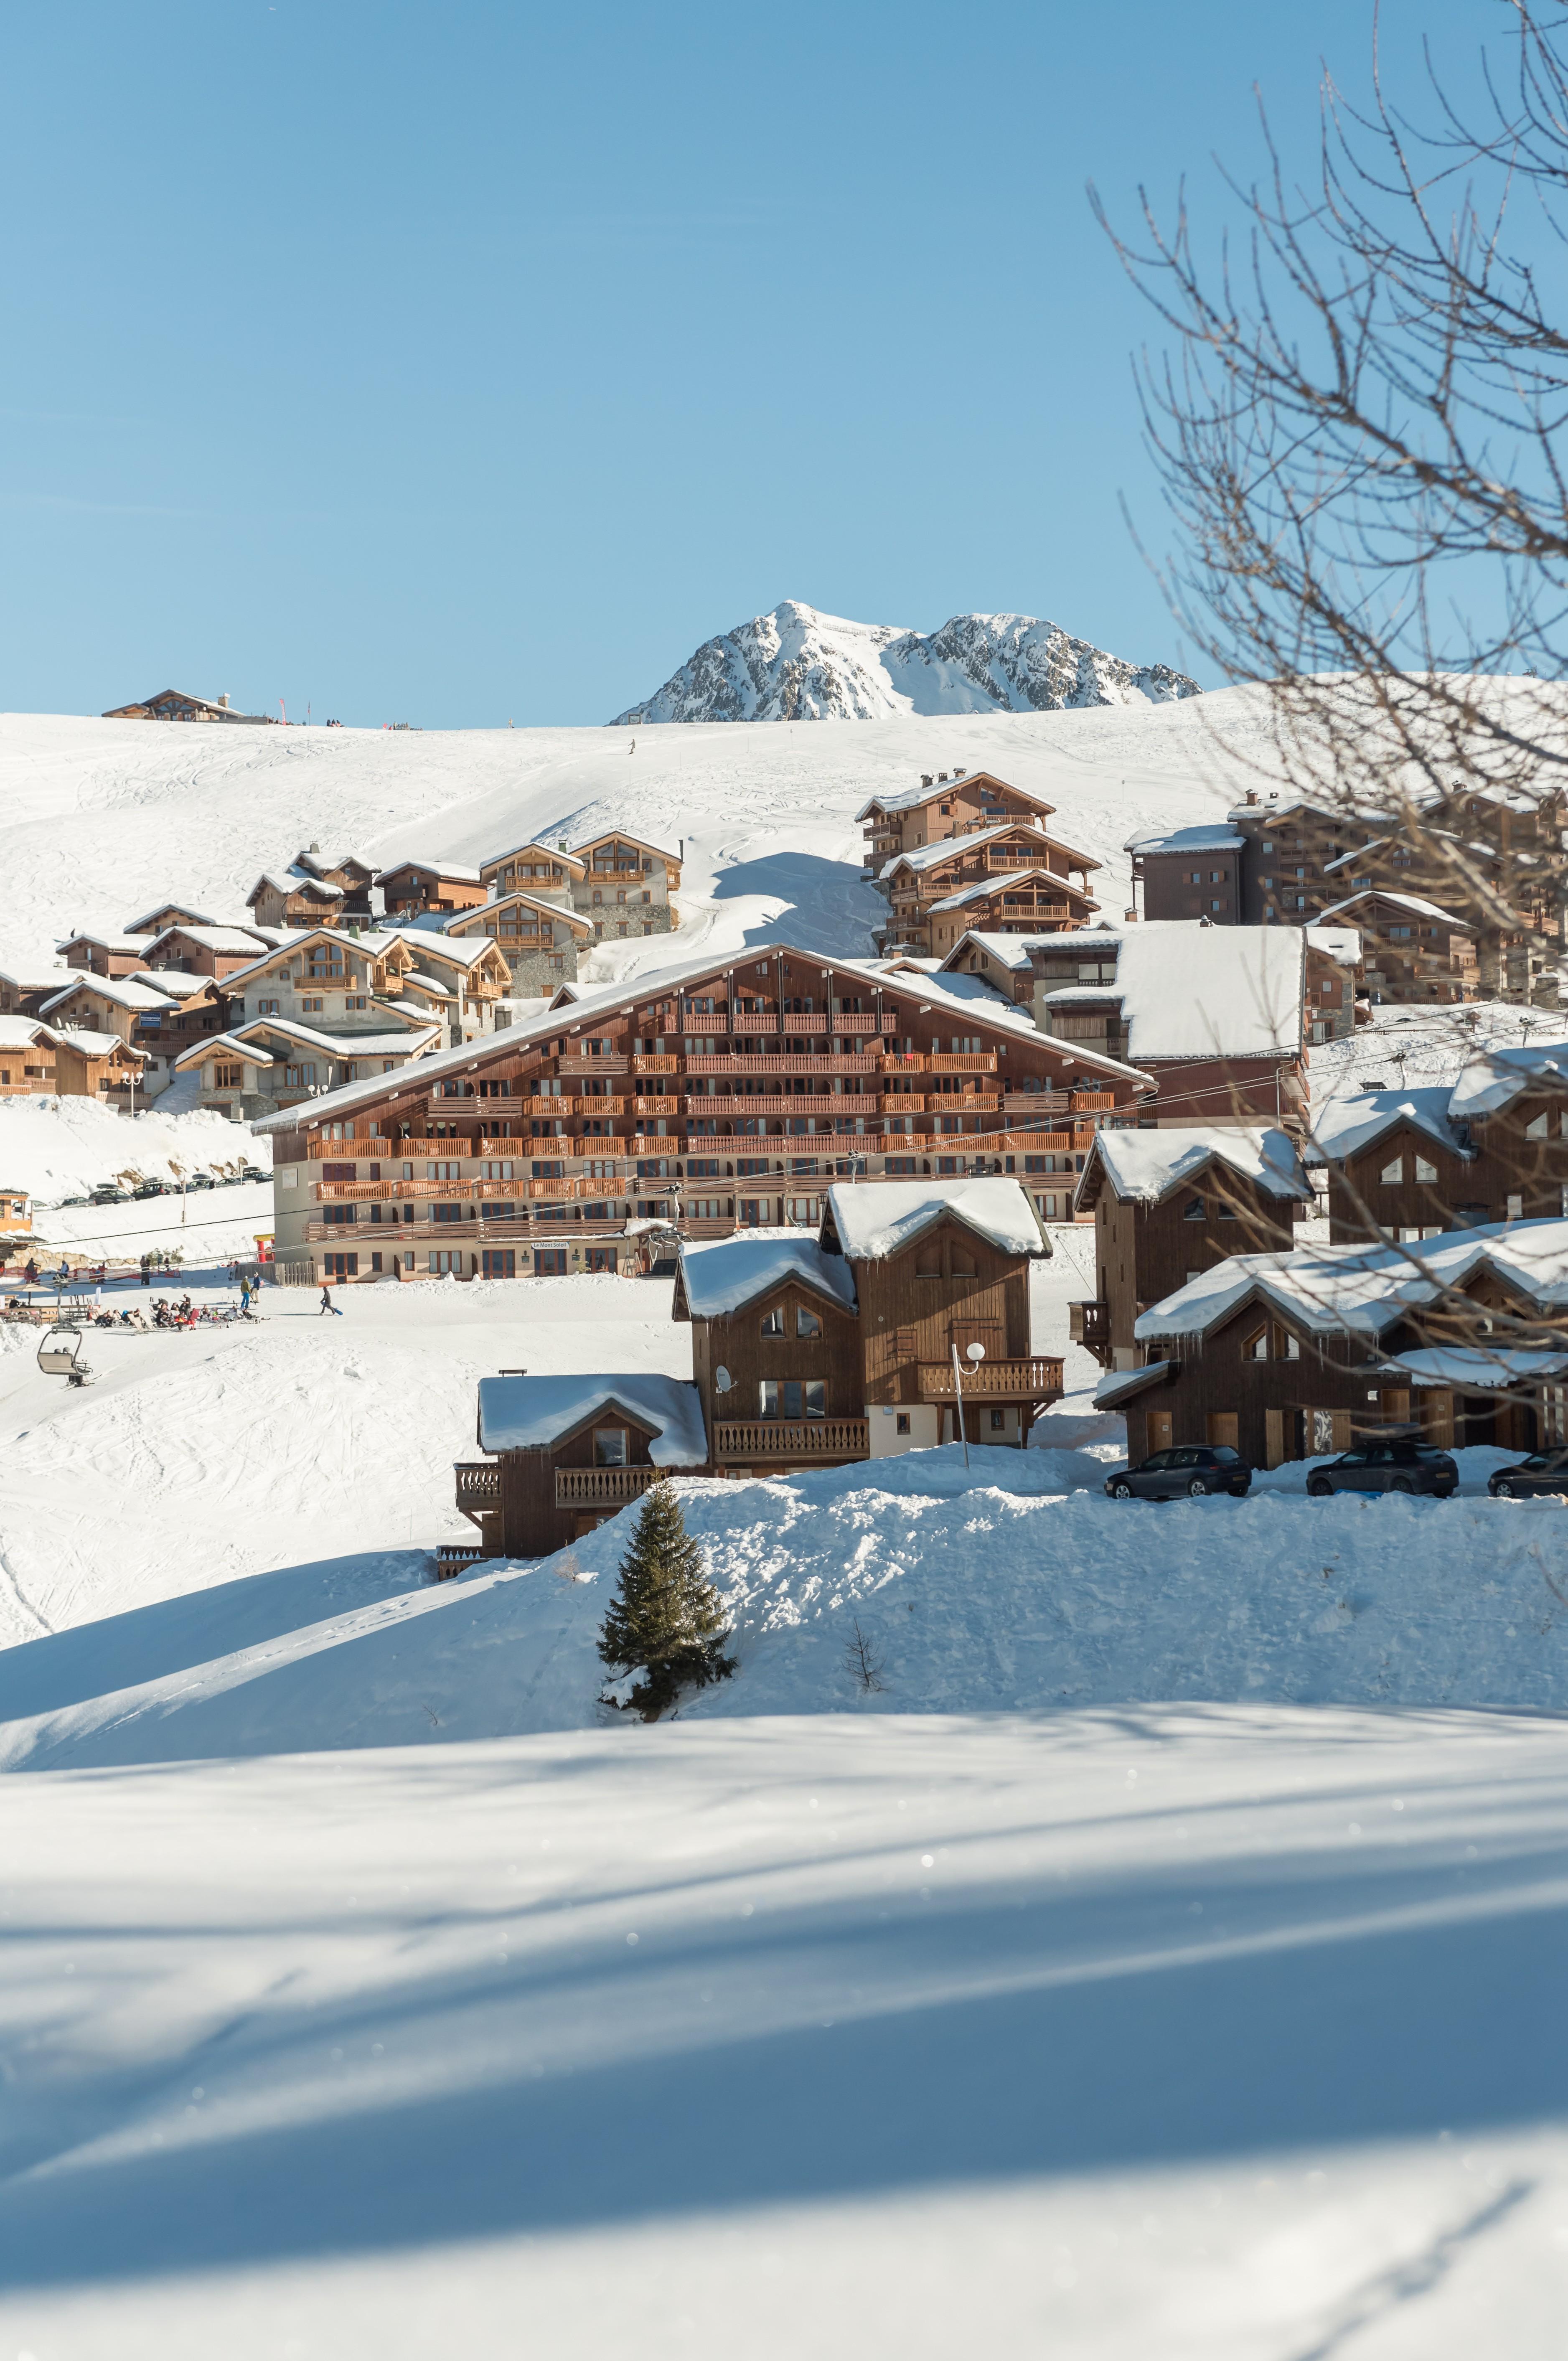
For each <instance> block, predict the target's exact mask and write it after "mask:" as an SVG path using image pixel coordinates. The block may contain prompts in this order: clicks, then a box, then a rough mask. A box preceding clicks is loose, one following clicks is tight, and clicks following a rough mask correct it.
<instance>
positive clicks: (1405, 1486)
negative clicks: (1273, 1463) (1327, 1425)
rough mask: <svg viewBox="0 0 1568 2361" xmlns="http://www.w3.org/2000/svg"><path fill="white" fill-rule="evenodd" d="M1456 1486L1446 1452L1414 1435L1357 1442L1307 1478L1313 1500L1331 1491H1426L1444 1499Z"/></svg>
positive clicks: (1455, 1474) (1456, 1471) (1453, 1468)
mask: <svg viewBox="0 0 1568 2361" xmlns="http://www.w3.org/2000/svg"><path fill="white" fill-rule="evenodd" d="M1458 1487H1459V1469H1458V1467H1457V1466H1455V1464H1454V1462H1453V1459H1451V1458H1450V1456H1449V1455H1448V1453H1447V1452H1446V1451H1439V1450H1438V1449H1437V1448H1436V1446H1435V1445H1434V1444H1430V1443H1420V1442H1418V1441H1417V1439H1416V1437H1415V1436H1414V1435H1393V1436H1389V1437H1387V1438H1386V1439H1380V1440H1379V1441H1376V1442H1373V1443H1361V1444H1357V1445H1356V1446H1355V1449H1354V1451H1343V1452H1342V1453H1341V1454H1340V1455H1339V1457H1338V1458H1337V1459H1331V1460H1329V1461H1328V1463H1327V1465H1326V1466H1322V1467H1314V1468H1313V1470H1312V1472H1311V1474H1310V1476H1309V1477H1308V1478H1307V1489H1308V1491H1309V1492H1310V1494H1311V1496H1312V1498H1313V1499H1314V1500H1326V1499H1328V1497H1329V1495H1330V1494H1331V1493H1332V1492H1427V1493H1431V1495H1433V1496H1434V1497H1435V1498H1436V1499H1439V1500H1446V1499H1448V1498H1449V1497H1450V1495H1451V1494H1452V1493H1453V1492H1455V1491H1456V1490H1457V1489H1458Z"/></svg>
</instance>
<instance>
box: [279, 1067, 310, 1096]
mask: <svg viewBox="0 0 1568 2361" xmlns="http://www.w3.org/2000/svg"><path fill="white" fill-rule="evenodd" d="M315 1086H316V1070H315V1066H314V1064H313V1063H310V1062H307V1063H306V1064H304V1065H302V1066H285V1067H284V1069H283V1087H284V1089H285V1090H290V1091H313V1090H314V1088H315Z"/></svg>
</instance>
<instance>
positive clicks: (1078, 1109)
mask: <svg viewBox="0 0 1568 2361" xmlns="http://www.w3.org/2000/svg"><path fill="white" fill-rule="evenodd" d="M1115 1104H1116V1093H1115V1092H1114V1091H1074V1092H1073V1093H1072V1111H1073V1113H1074V1115H1102V1114H1103V1115H1109V1114H1110V1112H1111V1110H1112V1109H1113V1107H1114V1105H1115Z"/></svg>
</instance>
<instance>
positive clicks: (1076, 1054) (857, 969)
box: [225, 930, 1294, 1185]
mask: <svg viewBox="0 0 1568 2361" xmlns="http://www.w3.org/2000/svg"><path fill="white" fill-rule="evenodd" d="M1292 931H1294V930H1292ZM334 939H335V940H338V941H341V940H342V937H341V936H336V937H334ZM368 939H369V938H367V937H366V936H364V935H361V936H360V937H359V941H360V943H361V944H362V945H363V944H364V943H365V942H366V941H367V940H368ZM824 956H825V955H824V953H822V952H821V951H819V950H812V951H804V950H801V948H800V946H799V945H798V944H797V943H792V942H787V941H782V940H779V939H775V938H772V937H770V938H769V939H766V940H765V941H762V942H760V943H749V944H748V945H747V946H746V950H745V953H744V956H743V958H742V956H741V955H740V954H737V955H736V956H735V957H734V958H732V959H730V960H729V961H726V960H724V959H723V958H717V959H716V958H715V957H714V954H713V953H712V951H707V952H706V953H704V954H702V955H701V956H694V957H692V958H690V959H685V960H681V961H676V962H674V963H673V964H672V965H671V966H669V967H660V968H641V969H639V970H638V972H636V973H635V974H634V975H630V976H627V977H623V978H622V979H621V980H620V982H618V983H595V984H592V985H583V984H571V985H563V986H562V987H561V989H560V990H559V991H557V992H555V993H553V994H551V996H550V1001H549V1004H548V1005H547V1006H546V1007H545V1008H544V1009H543V1010H542V1011H541V1012H540V1014H539V1015H538V1016H533V1017H531V1018H529V1019H528V1020H527V1022H526V1023H524V1024H521V1025H515V1026H509V1027H507V1031H506V1039H505V1044H504V1049H505V1054H506V1055H507V1056H508V1057H515V1056H516V1054H517V1052H518V1050H519V1049H522V1048H525V1047H527V1046H528V1045H529V1044H530V1043H532V1042H534V1041H543V1040H549V1039H551V1038H554V1036H555V1035H556V1034H559V1033H561V1032H563V1031H564V1030H566V1029H568V1027H569V1029H570V1030H571V1031H572V1032H574V1033H576V1032H580V1031H581V1030H582V1028H583V1027H584V1026H585V1024H587V1023H588V1022H590V1021H591V1020H592V1019H593V1018H594V1017H595V1016H598V1014H599V1013H600V1012H601V1011H603V1012H604V1013H605V1014H607V1015H609V1014H612V1013H619V1012H620V1010H622V1009H626V1008H632V1007H635V1006H637V1005H638V1004H639V1003H641V1002H644V1001H650V1000H661V999H666V998H668V997H670V996H671V995H672V994H678V992H679V989H680V986H681V985H682V984H683V983H685V982H687V981H688V980H689V981H691V982H693V983H696V982H698V981H701V980H705V979H706V978H707V977H709V976H713V975H716V974H722V973H724V972H727V971H733V972H736V973H740V972H743V970H744V965H745V962H746V961H751V960H752V959H755V960H757V961H767V960H770V959H773V958H781V959H786V960H799V961H802V962H803V963H808V964H809V965H811V966H812V967H813V968H820V967H821V965H822V963H823V959H824ZM833 970H834V972H835V973H836V974H840V975H845V976H852V977H859V978H861V980H863V981H864V982H865V983H869V984H872V985H876V984H885V983H886V981H887V978H886V974H885V973H884V972H883V968H882V967H881V966H879V965H878V963H877V962H876V961H874V960H851V959H834V961H833ZM246 972H247V973H249V972H252V971H249V970H247V971H246ZM239 981H240V978H239V977H238V976H237V975H231V976H230V977H229V978H228V980H227V983H225V991H232V989H233V988H234V986H235V985H236V983H238V982H239ZM947 984H948V978H947V977H946V976H938V975H926V976H922V977H921V978H920V980H919V982H918V983H917V984H914V985H906V986H905V991H907V992H914V993H918V994H919V995H920V1004H919V1005H921V1006H922V1008H923V1009H930V1010H933V1011H934V1010H936V1009H937V1008H939V1007H942V1008H946V1009H950V1010H951V1012H952V1014H953V1016H955V1018H961V1019H962V1020H963V1021H964V1023H965V1024H966V1025H967V1026H970V1027H972V1026H974V1025H976V1024H979V1025H982V1026H984V1027H986V1028H987V1029H988V1030H989V1031H990V1032H992V1033H993V1034H1001V1035H1003V1036H1007V1035H1012V1036H1014V1038H1016V1037H1017V1036H1019V1035H1023V1036H1025V1037H1026V1038H1028V1040H1029V1041H1030V1042H1031V1043H1032V1044H1034V1045H1036V1046H1039V1047H1042V1048H1044V1049H1047V1051H1048V1052H1050V1053H1052V1054H1053V1055H1055V1056H1057V1057H1058V1058H1059V1059H1060V1060H1062V1062H1063V1063H1064V1064H1065V1065H1067V1066H1069V1067H1070V1068H1071V1069H1072V1071H1074V1072H1077V1073H1086V1074H1087V1073H1095V1074H1108V1075H1110V1076H1112V1077H1113V1079H1116V1078H1119V1079H1121V1080H1124V1081H1126V1082H1131V1083H1133V1084H1134V1085H1135V1087H1136V1088H1137V1089H1138V1090H1140V1091H1141V1090H1146V1089H1147V1087H1148V1081H1147V1077H1146V1075H1144V1074H1140V1073H1138V1072H1137V1071H1135V1069H1134V1068H1133V1067H1132V1066H1129V1065H1127V1064H1125V1063H1124V1061H1123V1060H1121V1059H1120V1058H1109V1057H1107V1056H1106V1055H1105V1054H1104V1052H1103V1051H1102V1050H1099V1049H1086V1048H1085V1046H1084V1044H1083V1043H1082V1042H1081V1041H1053V1040H1050V1039H1048V1038H1046V1037H1045V1036H1043V1035H1041V1034H1039V1033H1037V1032H1036V1028H1035V1027H1034V1025H1033V1023H1032V1022H1031V1020H1030V1017H1029V1014H1028V1011H1027V1010H1026V1009H1023V1008H1014V1007H1012V1006H1010V1005H1008V1003H1006V1002H1005V1001H1000V1000H999V1001H994V1002H992V1001H987V1002H985V1003H984V1004H983V1005H981V1004H980V1003H979V1002H977V1001H965V1000H964V999H962V998H961V997H960V996H959V994H955V993H952V992H949V991H948V990H947V989H946V987H947ZM568 1011H569V1015H568ZM552 1018H554V1022H552V1021H551V1020H552ZM563 1019H565V1023H563ZM519 1036H521V1039H520V1038H517V1037H519ZM500 1047H501V1045H500V1044H499V1043H497V1042H495V1041H493V1040H492V1038H491V1037H490V1036H488V1035H487V1036H486V1038H485V1039H484V1040H483V1041H465V1042H464V1043H463V1044H462V1045H461V1047H460V1048H458V1049H447V1050H443V1051H442V1052H441V1053H440V1055H439V1056H437V1057H434V1058H427V1059H425V1060H423V1061H422V1064H421V1066H420V1071H419V1085H420V1087H421V1088H423V1087H424V1085H425V1083H426V1082H428V1081H431V1080H433V1079H434V1078H435V1077H437V1076H439V1075H442V1074H455V1073H462V1072H465V1071H467V1069H469V1068H470V1067H474V1066H477V1065H478V1064H479V1063H480V1062H481V1061H482V1060H483V1059H484V1058H486V1057H487V1056H489V1055H493V1054H495V1053H496V1051H497V1050H498V1049H499V1048H500ZM384 1088H385V1085H384V1084H383V1083H379V1082H345V1083H343V1084H341V1085H340V1087H339V1088H338V1089H336V1090H334V1092H333V1093H331V1095H330V1097H329V1096H328V1094H327V1093H324V1092H323V1094H322V1096H321V1098H320V1099H318V1100H314V1101H313V1102H312V1105H311V1110H310V1120H311V1121H312V1122H314V1121H315V1120H316V1119H317V1116H318V1115H323V1116H324V1115H337V1114H338V1113H340V1112H347V1111H348V1110H349V1109H350V1108H353V1107H356V1106H360V1105H363V1104H367V1102H369V1101H371V1100H373V1099H375V1098H377V1097H378V1096H379V1095H380V1094H381V1092H382V1090H383V1089H384ZM299 1120H300V1114H299V1110H298V1108H297V1107H291V1108H290V1109H289V1110H288V1111H287V1112H286V1113H280V1114H279V1115H260V1116H258V1118H257V1121H256V1123H255V1125H254V1126H252V1127H253V1129H255V1130H257V1131H268V1130H274V1129H279V1130H284V1129H291V1128H292V1127H293V1126H297V1124H298V1123H299ZM879 1185H880V1184H879Z"/></svg>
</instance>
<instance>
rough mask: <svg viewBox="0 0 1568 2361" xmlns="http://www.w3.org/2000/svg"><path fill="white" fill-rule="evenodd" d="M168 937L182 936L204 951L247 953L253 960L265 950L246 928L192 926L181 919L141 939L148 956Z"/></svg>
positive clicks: (209, 925)
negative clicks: (146, 948) (259, 952)
mask: <svg viewBox="0 0 1568 2361" xmlns="http://www.w3.org/2000/svg"><path fill="white" fill-rule="evenodd" d="M170 935H183V936H184V938H185V939H186V941H187V942H192V943H200V944H201V946H202V949H203V950H205V951H248V952H249V953H250V955H251V956H252V957H253V958H254V956H255V954H256V953H257V952H258V950H263V949H264V948H265V946H264V945H263V944H262V943H260V942H258V939H257V938H256V936H255V935H253V934H252V933H251V931H250V928H248V927H220V926H215V925H213V924H206V925H203V926H194V925H192V923H191V922H190V921H189V920H188V919H184V918H181V919H178V920H177V921H176V922H175V924H174V925H173V926H171V927H165V928H162V929H161V930H160V931H159V933H158V934H156V935H153V936H151V937H150V938H148V937H143V940H144V941H146V942H147V944H148V956H149V957H150V955H151V953H152V952H153V951H155V950H157V949H158V946H159V943H162V942H167V941H168V939H169V938H170Z"/></svg>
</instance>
